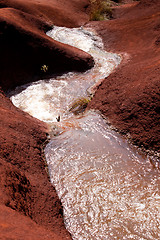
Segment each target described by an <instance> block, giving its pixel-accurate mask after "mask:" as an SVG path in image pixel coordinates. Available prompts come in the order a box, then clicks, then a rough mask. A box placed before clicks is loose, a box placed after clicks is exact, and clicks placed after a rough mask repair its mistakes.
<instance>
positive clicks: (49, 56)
mask: <svg viewBox="0 0 160 240" xmlns="http://www.w3.org/2000/svg"><path fill="white" fill-rule="evenodd" d="M87 2H88V1H82V2H81V3H80V1H78V2H77V5H76V4H75V1H69V3H67V4H65V8H64V1H56V0H55V1H54V0H52V1H51V0H50V1H47V0H46V1H45V0H43V1H42V0H41V1H37V0H34V1H31V0H28V1H24V0H14V1H13V0H11V1H9V0H8V1H7V0H6V1H5V0H2V1H1V2H0V6H1V8H0V45H1V50H0V73H1V86H2V87H3V89H4V90H6V89H8V88H13V87H15V86H17V85H19V84H22V83H24V82H28V81H34V80H36V79H39V78H44V77H49V76H51V75H53V74H55V73H59V72H62V71H67V70H78V71H82V70H84V69H87V68H89V67H91V66H93V59H92V57H91V56H90V55H89V54H87V53H85V52H83V51H81V50H78V49H76V48H74V47H70V46H68V45H65V44H62V43H58V42H57V41H54V40H53V39H51V38H49V37H48V36H46V34H45V32H46V31H47V30H49V29H50V28H51V26H52V25H53V23H54V24H55V23H56V24H58V25H62V26H63V25H67V26H79V24H82V23H85V22H86V21H87V19H88V16H87V14H86V13H85V11H86V9H85V8H86V6H87ZM78 7H79V10H78ZM57 8H58V9H57ZM55 12H57V14H55ZM59 14H60V16H59ZM67 16H69V20H68V19H67ZM55 18H56V21H55ZM75 18H77V19H78V20H77V21H75ZM71 20H72V21H71ZM43 65H47V66H48V71H47V72H46V73H44V72H43V71H42V70H41V67H42V66H43Z"/></svg>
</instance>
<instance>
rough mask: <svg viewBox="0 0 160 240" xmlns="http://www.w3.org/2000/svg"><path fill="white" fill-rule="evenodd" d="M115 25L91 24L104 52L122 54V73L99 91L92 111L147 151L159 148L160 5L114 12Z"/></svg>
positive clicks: (153, 3) (144, 2) (151, 3)
mask: <svg viewBox="0 0 160 240" xmlns="http://www.w3.org/2000/svg"><path fill="white" fill-rule="evenodd" d="M114 11H115V12H114V16H115V17H116V19H115V20H111V21H105V22H92V23H90V24H89V25H90V26H92V27H94V28H95V29H96V31H97V32H98V33H99V34H100V35H101V36H102V38H103V40H104V44H105V48H106V49H107V50H109V51H112V52H117V53H120V54H122V57H123V61H122V63H121V64H120V66H119V68H118V69H117V70H116V71H115V72H114V73H113V74H111V75H110V76H109V77H108V78H107V79H105V80H104V81H103V83H102V84H101V85H100V86H99V87H98V90H97V92H96V94H95V97H94V98H93V100H92V101H91V103H90V104H89V107H90V108H95V109H99V110H100V111H101V112H102V113H103V114H104V116H105V117H107V118H108V120H109V121H110V122H111V124H112V125H114V126H115V127H116V128H117V129H118V130H119V131H121V132H122V133H124V134H126V133H129V134H130V135H131V138H132V141H133V142H134V143H135V144H136V145H138V146H143V147H144V148H145V149H149V150H156V151H159V147H160V124H159V120H160V115H159V114H160V1H150V0H142V1H141V2H139V3H135V2H134V3H133V4H131V3H130V4H128V5H123V6H119V7H117V8H115V9H114Z"/></svg>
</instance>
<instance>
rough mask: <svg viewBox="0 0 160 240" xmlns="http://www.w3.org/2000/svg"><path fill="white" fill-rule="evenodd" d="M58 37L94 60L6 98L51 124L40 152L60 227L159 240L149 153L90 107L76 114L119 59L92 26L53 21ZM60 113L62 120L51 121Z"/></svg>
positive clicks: (158, 193)
mask: <svg viewBox="0 0 160 240" xmlns="http://www.w3.org/2000/svg"><path fill="white" fill-rule="evenodd" d="M47 34H48V35H49V36H50V37H52V38H54V39H55V40H57V41H61V42H64V43H66V44H70V45H72V46H75V47H78V48H80V49H82V50H84V51H87V52H88V53H90V54H91V55H92V56H93V57H94V59H95V67H94V68H93V69H91V70H89V71H87V72H85V73H83V74H81V73H67V74H65V75H63V76H59V77H57V78H52V79H47V80H40V81H38V82H36V83H31V84H27V85H25V86H21V87H20V88H17V89H16V90H15V92H12V93H11V95H12V96H11V100H12V102H13V103H14V104H15V105H16V106H17V107H19V108H21V109H22V110H24V111H26V112H28V113H30V114H31V115H32V116H34V117H36V118H38V119H40V120H42V121H45V122H47V123H48V124H49V126H50V128H51V141H50V143H49V144H48V145H47V146H46V149H45V155H46V160H47V163H48V168H49V174H50V179H51V181H52V183H53V184H54V186H55V188H56V190H57V193H58V195H59V198H60V199H61V201H62V204H63V208H64V219H65V224H66V228H67V229H68V230H69V232H70V233H71V234H72V238H73V239H77V240H82V239H83V240H84V239H86V240H94V239H95V240H99V239H102V240H105V239H107V240H108V239H111V240H112V239H137V240H139V239H160V227H159V226H160V189H159V188H160V176H159V173H158V170H157V169H153V168H152V166H151V164H150V162H149V160H148V159H144V158H143V157H142V156H140V155H139V154H138V153H137V152H136V150H135V149H133V148H131V146H129V144H128V143H127V142H126V141H125V140H124V139H122V137H121V136H120V135H119V134H118V133H116V132H114V131H113V130H112V129H111V128H110V127H109V126H108V125H107V124H106V122H105V120H104V119H103V118H102V117H101V115H100V114H99V113H97V112H95V111H89V112H86V113H83V114H80V115H76V116H75V115H74V114H73V113H72V112H71V111H69V110H70V108H71V106H72V104H73V103H74V102H75V101H77V99H79V98H82V97H83V98H90V96H91V94H92V86H93V85H94V84H96V83H97V82H99V81H101V80H102V79H103V78H104V77H106V76H108V75H109V74H110V73H111V72H112V71H113V70H114V69H115V68H116V67H117V66H118V64H119V63H120V61H121V58H120V56H119V55H117V54H113V53H108V52H106V51H104V49H103V43H102V40H101V39H100V38H99V37H98V36H97V35H96V33H94V32H93V31H92V30H91V29H85V28H82V27H81V28H77V29H67V28H62V27H56V26H55V27H54V28H53V30H52V31H50V32H48V33H47ZM59 116H60V121H59V122H57V119H58V117H59Z"/></svg>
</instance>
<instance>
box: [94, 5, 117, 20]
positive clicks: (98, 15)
mask: <svg viewBox="0 0 160 240" xmlns="http://www.w3.org/2000/svg"><path fill="white" fill-rule="evenodd" d="M90 3H91V10H90V20H91V21H102V20H107V19H110V18H111V17H112V8H111V6H112V3H111V1H110V0H90Z"/></svg>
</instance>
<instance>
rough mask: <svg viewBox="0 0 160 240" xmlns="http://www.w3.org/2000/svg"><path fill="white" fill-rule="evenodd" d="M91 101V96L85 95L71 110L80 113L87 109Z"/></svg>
mask: <svg viewBox="0 0 160 240" xmlns="http://www.w3.org/2000/svg"><path fill="white" fill-rule="evenodd" d="M90 101H91V98H84V97H82V98H79V99H77V100H76V101H75V102H74V103H73V104H72V106H71V107H70V109H69V111H70V112H73V113H74V114H75V115H78V114H79V113H82V112H84V111H85V109H86V107H87V105H88V103H89V102H90Z"/></svg>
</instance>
